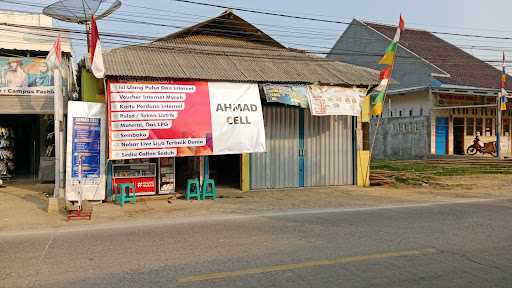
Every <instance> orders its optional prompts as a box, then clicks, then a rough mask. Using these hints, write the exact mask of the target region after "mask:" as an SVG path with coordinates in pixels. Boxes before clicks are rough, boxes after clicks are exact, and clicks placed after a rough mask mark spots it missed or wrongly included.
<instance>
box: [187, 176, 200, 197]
mask: <svg viewBox="0 0 512 288" xmlns="http://www.w3.org/2000/svg"><path fill="white" fill-rule="evenodd" d="M185 197H186V199H187V200H190V199H191V198H196V199H197V200H201V186H199V179H197V178H194V179H187V191H186V194H185Z"/></svg>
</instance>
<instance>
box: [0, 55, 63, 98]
mask: <svg viewBox="0 0 512 288" xmlns="http://www.w3.org/2000/svg"><path fill="white" fill-rule="evenodd" d="M44 60H45V59H42V58H26V57H25V58H14V57H0V96H3V95H9V96H25V95H26V96H34V95H51V96H53V95H54V94H55V90H54V87H53V75H52V74H53V73H52V71H50V69H48V66H47V65H46V63H45V61H44Z"/></svg>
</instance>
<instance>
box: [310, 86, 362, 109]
mask: <svg viewBox="0 0 512 288" xmlns="http://www.w3.org/2000/svg"><path fill="white" fill-rule="evenodd" d="M365 95H366V89H364V88H344V87H336V86H321V85H311V86H309V93H308V100H309V109H310V110H311V115H315V116H325V115H349V116H359V115H360V114H361V97H364V96H365Z"/></svg>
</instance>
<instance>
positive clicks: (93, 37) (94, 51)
mask: <svg viewBox="0 0 512 288" xmlns="http://www.w3.org/2000/svg"><path fill="white" fill-rule="evenodd" d="M89 49H90V57H89V59H90V61H91V63H90V64H91V70H92V74H94V77H96V78H98V79H100V78H104V77H105V66H104V65H103V54H102V53H101V45H100V34H99V32H98V27H97V26H96V19H94V16H92V18H91V34H90V35H89Z"/></svg>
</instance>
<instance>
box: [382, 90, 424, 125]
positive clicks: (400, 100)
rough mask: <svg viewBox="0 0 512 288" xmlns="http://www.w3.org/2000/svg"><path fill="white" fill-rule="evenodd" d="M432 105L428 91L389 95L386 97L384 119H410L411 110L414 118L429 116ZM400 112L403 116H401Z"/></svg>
mask: <svg viewBox="0 0 512 288" xmlns="http://www.w3.org/2000/svg"><path fill="white" fill-rule="evenodd" d="M432 105H433V104H432V101H431V100H430V98H429V93H428V91H422V92H414V93H408V94H399V95H388V96H387V97H386V107H385V108H384V117H393V118H395V117H410V116H411V115H410V114H409V113H410V111H411V110H412V116H414V117H417V116H428V115H430V111H431V109H432ZM400 111H401V112H402V116H400Z"/></svg>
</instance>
